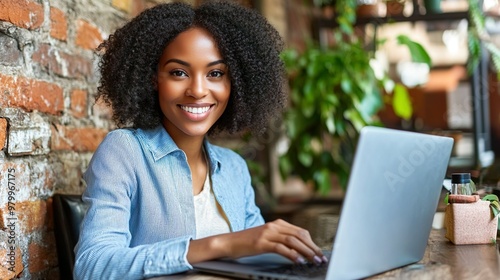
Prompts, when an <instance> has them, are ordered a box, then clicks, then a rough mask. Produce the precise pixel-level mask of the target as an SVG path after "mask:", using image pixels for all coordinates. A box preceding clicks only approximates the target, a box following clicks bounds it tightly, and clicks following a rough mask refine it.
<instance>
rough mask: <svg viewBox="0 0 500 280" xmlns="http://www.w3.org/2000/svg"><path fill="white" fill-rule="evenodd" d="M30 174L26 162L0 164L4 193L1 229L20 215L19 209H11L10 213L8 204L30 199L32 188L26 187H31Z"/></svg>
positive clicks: (0, 180)
mask: <svg viewBox="0 0 500 280" xmlns="http://www.w3.org/2000/svg"><path fill="white" fill-rule="evenodd" d="M30 173H31V171H30V167H29V165H28V164H27V163H26V160H13V161H8V162H2V163H0V186H1V187H2V191H3V193H2V194H1V195H0V229H2V228H5V227H6V225H7V224H8V220H7V218H9V217H13V218H16V217H17V214H18V211H17V208H15V209H11V210H13V211H12V213H10V211H9V208H8V202H9V201H10V202H11V203H16V204H17V203H18V202H20V201H24V200H27V199H29V198H30V195H31V194H30V188H28V187H26V186H29V185H30ZM8 191H12V193H9V192H8ZM11 214H12V215H11Z"/></svg>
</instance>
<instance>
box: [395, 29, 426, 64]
mask: <svg viewBox="0 0 500 280" xmlns="http://www.w3.org/2000/svg"><path fill="white" fill-rule="evenodd" d="M396 38H397V41H398V44H400V45H406V46H407V47H408V50H409V51H410V55H411V59H412V61H413V62H421V63H425V64H427V65H428V66H429V68H431V67H432V60H431V57H430V56H429V54H428V53H427V51H426V50H425V48H424V47H423V46H422V45H421V44H419V43H417V42H415V41H413V40H412V39H410V37H408V36H406V35H399V36H397V37H396Z"/></svg>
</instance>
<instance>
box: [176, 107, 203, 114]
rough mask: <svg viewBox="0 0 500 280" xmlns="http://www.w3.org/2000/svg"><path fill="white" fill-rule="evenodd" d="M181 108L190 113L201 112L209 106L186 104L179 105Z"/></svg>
mask: <svg viewBox="0 0 500 280" xmlns="http://www.w3.org/2000/svg"><path fill="white" fill-rule="evenodd" d="M181 109H182V110H184V111H186V112H189V113H191V114H203V113H205V112H206V111H208V110H209V109H210V106H207V107H188V106H181Z"/></svg>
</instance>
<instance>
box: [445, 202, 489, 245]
mask: <svg viewBox="0 0 500 280" xmlns="http://www.w3.org/2000/svg"><path fill="white" fill-rule="evenodd" d="M445 227H446V235H445V237H446V238H447V239H449V240H450V241H451V242H453V243H454V244H456V245H461V244H491V243H493V242H494V241H495V240H496V237H497V227H498V218H497V217H493V215H492V213H491V209H490V202H489V201H483V200H479V201H477V202H474V203H450V204H448V205H447V206H446V211H445Z"/></svg>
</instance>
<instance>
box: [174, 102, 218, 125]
mask: <svg viewBox="0 0 500 280" xmlns="http://www.w3.org/2000/svg"><path fill="white" fill-rule="evenodd" d="M178 106H179V108H180V109H181V110H183V111H184V112H185V115H186V117H187V118H189V119H190V120H192V121H203V120H205V119H206V118H207V117H208V115H209V114H210V109H211V108H212V106H213V105H207V104H189V105H178Z"/></svg>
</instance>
